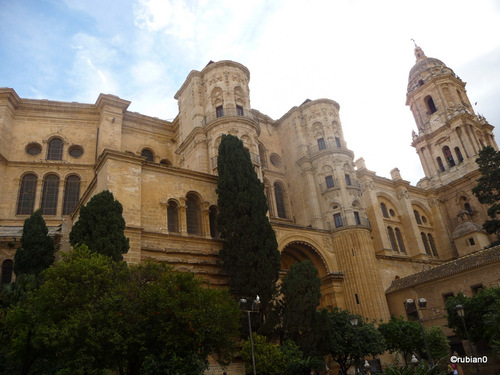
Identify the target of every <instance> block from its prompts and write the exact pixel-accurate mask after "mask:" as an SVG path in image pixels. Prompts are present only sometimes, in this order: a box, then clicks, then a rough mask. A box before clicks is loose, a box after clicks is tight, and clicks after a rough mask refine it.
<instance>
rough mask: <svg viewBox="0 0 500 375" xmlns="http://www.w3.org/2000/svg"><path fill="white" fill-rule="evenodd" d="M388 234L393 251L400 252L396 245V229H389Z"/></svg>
mask: <svg viewBox="0 0 500 375" xmlns="http://www.w3.org/2000/svg"><path fill="white" fill-rule="evenodd" d="M387 234H388V235H389V241H390V242H391V248H392V251H396V252H398V245H397V244H396V238H395V237H394V229H392V227H387Z"/></svg>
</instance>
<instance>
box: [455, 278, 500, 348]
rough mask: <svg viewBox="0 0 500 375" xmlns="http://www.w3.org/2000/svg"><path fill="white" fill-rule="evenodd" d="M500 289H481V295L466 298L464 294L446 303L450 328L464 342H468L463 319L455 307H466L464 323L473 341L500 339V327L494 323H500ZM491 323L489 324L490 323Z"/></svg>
mask: <svg viewBox="0 0 500 375" xmlns="http://www.w3.org/2000/svg"><path fill="white" fill-rule="evenodd" d="M499 301H500V288H496V287H492V288H487V289H480V290H479V293H478V294H476V295H474V296H472V297H466V296H464V295H463V294H462V293H459V294H457V295H456V296H455V297H451V298H449V299H448V300H447V301H446V310H447V312H448V327H450V328H451V329H453V331H454V332H455V333H456V334H457V335H458V336H459V337H460V338H462V339H463V340H467V335H466V333H465V330H464V327H463V323H462V319H461V318H460V317H459V316H458V314H457V312H456V310H455V307H456V305H459V304H460V305H462V306H463V307H464V321H465V324H466V327H467V330H468V333H469V337H470V339H471V341H473V342H475V343H477V342H479V341H481V340H485V341H491V340H496V339H499V338H500V327H499V326H495V323H493V322H494V321H497V320H498V321H500V318H499V317H498V315H499V312H498V311H499V310H498V307H499ZM488 322H489V323H488Z"/></svg>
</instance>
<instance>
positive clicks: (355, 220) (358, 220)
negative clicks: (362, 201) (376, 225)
mask: <svg viewBox="0 0 500 375" xmlns="http://www.w3.org/2000/svg"><path fill="white" fill-rule="evenodd" d="M353 213H354V222H355V223H356V225H361V218H360V217H359V212H358V211H354V212H353Z"/></svg>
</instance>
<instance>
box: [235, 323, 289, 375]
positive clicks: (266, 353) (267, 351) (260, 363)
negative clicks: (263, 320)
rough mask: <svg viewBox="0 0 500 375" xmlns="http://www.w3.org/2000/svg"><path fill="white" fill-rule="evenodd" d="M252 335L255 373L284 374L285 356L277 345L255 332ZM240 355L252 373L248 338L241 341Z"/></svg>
mask: <svg viewBox="0 0 500 375" xmlns="http://www.w3.org/2000/svg"><path fill="white" fill-rule="evenodd" d="M252 337H253V345H254V353H255V370H256V373H257V374H261V375H282V374H284V373H285V368H286V358H285V354H284V353H283V352H282V351H281V350H280V347H279V345H278V344H275V343H272V342H269V341H267V338H266V337H265V336H260V335H258V334H256V333H255V332H254V333H253V335H252ZM241 357H242V358H243V360H244V361H245V362H246V363H247V364H248V370H247V371H248V373H250V374H252V373H253V365H252V350H251V342H250V339H248V340H246V341H243V345H242V349H241Z"/></svg>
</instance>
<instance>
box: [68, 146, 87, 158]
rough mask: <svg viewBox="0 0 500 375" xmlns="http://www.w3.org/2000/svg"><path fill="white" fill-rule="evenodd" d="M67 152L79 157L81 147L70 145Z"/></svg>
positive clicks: (81, 153) (81, 152) (81, 150)
mask: <svg viewBox="0 0 500 375" xmlns="http://www.w3.org/2000/svg"><path fill="white" fill-rule="evenodd" d="M68 154H70V156H72V157H74V158H79V157H80V156H82V155H83V148H82V147H81V146H71V147H70V148H69V150H68Z"/></svg>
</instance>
